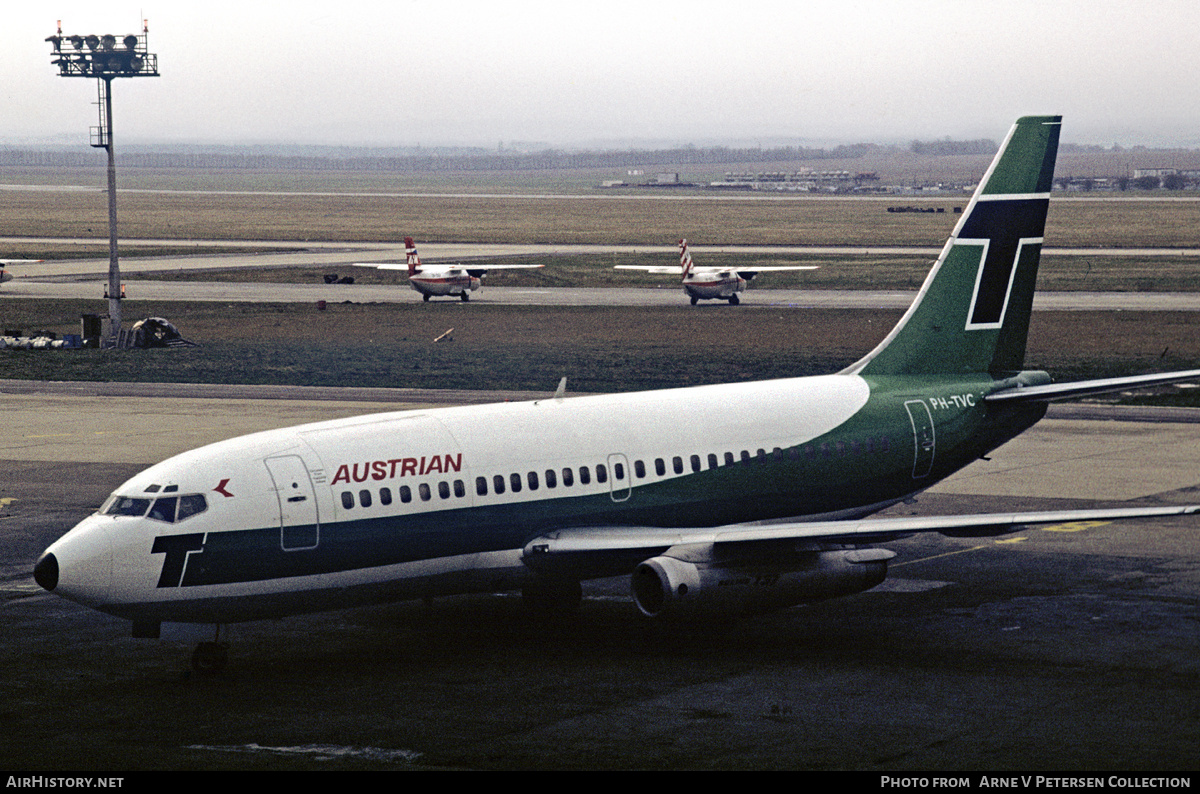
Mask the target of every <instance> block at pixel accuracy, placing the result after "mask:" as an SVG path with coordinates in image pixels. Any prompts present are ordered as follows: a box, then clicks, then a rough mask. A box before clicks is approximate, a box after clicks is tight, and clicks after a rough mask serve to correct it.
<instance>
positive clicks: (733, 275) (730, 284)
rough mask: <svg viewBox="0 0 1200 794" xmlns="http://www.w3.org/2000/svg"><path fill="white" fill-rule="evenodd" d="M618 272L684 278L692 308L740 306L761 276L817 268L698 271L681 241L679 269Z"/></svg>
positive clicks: (650, 267) (627, 267)
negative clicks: (706, 303) (715, 303)
mask: <svg viewBox="0 0 1200 794" xmlns="http://www.w3.org/2000/svg"><path fill="white" fill-rule="evenodd" d="M613 267H614V268H615V269H616V270H644V271H646V272H647V273H664V274H671V275H675V276H679V275H682V276H683V291H684V292H686V293H687V294H688V296H689V297H690V298H691V299H692V305H693V306H695V305H696V303H698V302H699V301H702V300H726V301H729V305H730V306H737V305H738V304H739V303H740V302H741V300H740V299H739V298H738V293H739V292H744V291H745V289H746V283H747V282H749V281H753V280H754V277H755V276H757V275H758V274H759V273H762V272H765V271H769V270H816V269H817V267H818V266H817V265H785V266H781V267H755V268H741V269H739V268H730V267H696V266H694V265H693V264H692V252H691V251H689V250H688V241H687V240H680V241H679V267H678V268H674V267H661V266H659V265H614V266H613Z"/></svg>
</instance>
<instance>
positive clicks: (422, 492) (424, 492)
mask: <svg viewBox="0 0 1200 794" xmlns="http://www.w3.org/2000/svg"><path fill="white" fill-rule="evenodd" d="M417 495H418V496H420V497H421V501H422V502H428V501H429V500H430V499H432V498H433V491H432V490H431V489H430V488H429V483H427V482H423V483H421V484H420V485H418V486H417Z"/></svg>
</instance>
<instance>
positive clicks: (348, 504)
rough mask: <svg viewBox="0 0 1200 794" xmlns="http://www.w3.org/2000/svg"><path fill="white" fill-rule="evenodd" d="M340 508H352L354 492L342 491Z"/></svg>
mask: <svg viewBox="0 0 1200 794" xmlns="http://www.w3.org/2000/svg"><path fill="white" fill-rule="evenodd" d="M342 509H343V510H353V509H354V494H353V493H352V492H350V491H342Z"/></svg>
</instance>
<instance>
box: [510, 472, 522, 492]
mask: <svg viewBox="0 0 1200 794" xmlns="http://www.w3.org/2000/svg"><path fill="white" fill-rule="evenodd" d="M508 484H509V485H510V486H511V488H512V492H513V493H520V492H521V473H520V472H516V471H514V472H513V473H512V474H510V475H508Z"/></svg>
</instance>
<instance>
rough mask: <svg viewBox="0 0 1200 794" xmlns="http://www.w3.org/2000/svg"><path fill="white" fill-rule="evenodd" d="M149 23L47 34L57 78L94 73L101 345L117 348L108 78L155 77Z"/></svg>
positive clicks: (119, 292) (117, 276) (118, 310)
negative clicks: (134, 29) (104, 230)
mask: <svg viewBox="0 0 1200 794" xmlns="http://www.w3.org/2000/svg"><path fill="white" fill-rule="evenodd" d="M148 31H149V26H148V25H147V24H146V22H145V20H143V21H142V32H141V33H140V34H137V33H131V34H129V35H127V36H124V37H122V38H121V39H120V40H118V39H117V37H116V36H114V35H113V34H111V33H105V34H103V35H97V34H95V33H91V34H88V35H86V36H81V35H72V36H64V35H63V32H62V21H61V20H59V23H58V32H57V33H55V34H54V35H53V36H47V37H46V41H48V42H50V46H51V48H52V52H51V56H52V58H53V60H52V61H51V63H52V64H53V65H54V66H56V67H58V74H59V76H60V77H94V78H96V84H97V86H98V91H99V95H100V99H99V102H98V105H99V107H100V126H98V127H93V128H92V131H91V132H92V140H91V145H92V146H94V147H96V148H98V149H106V150H107V151H108V289H107V297H108V317H109V324H110V333H109V337H108V338H107V339H106V340H104V341H103V342H102V344H103V345H104V346H105V347H116V346H118V340H119V339H120V335H121V297H122V289H121V269H120V265H119V264H118V262H117V165H116V158H115V157H114V155H113V136H112V81H113V80H114V79H115V78H118V77H158V56H157V55H155V54H154V53H151V52H149V51H147V46H146V36H147V34H148Z"/></svg>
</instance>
